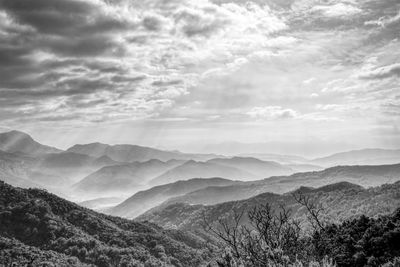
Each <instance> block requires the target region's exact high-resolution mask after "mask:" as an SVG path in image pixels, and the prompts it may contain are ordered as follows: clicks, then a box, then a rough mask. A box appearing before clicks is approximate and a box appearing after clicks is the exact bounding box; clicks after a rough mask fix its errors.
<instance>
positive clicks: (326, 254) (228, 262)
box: [205, 194, 400, 267]
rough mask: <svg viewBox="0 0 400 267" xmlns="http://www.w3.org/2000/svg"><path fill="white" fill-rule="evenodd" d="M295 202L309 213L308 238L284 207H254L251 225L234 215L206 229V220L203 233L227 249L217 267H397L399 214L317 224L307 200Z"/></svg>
mask: <svg viewBox="0 0 400 267" xmlns="http://www.w3.org/2000/svg"><path fill="white" fill-rule="evenodd" d="M294 199H295V200H296V201H297V202H298V203H299V204H301V205H303V206H304V207H305V209H306V210H307V211H308V218H309V220H310V223H311V225H312V229H313V230H312V231H311V233H309V234H306V233H304V232H302V228H301V226H300V224H301V223H300V221H299V220H296V219H293V218H291V216H290V211H289V210H286V209H285V208H284V207H283V206H282V207H281V208H280V210H279V211H277V210H274V209H272V208H271V206H270V205H269V204H265V205H260V206H257V207H254V208H253V209H252V210H250V211H249V212H248V214H247V216H248V219H249V220H250V224H242V223H241V221H242V218H243V215H244V212H243V211H241V212H238V211H237V210H235V211H234V212H233V220H226V219H220V220H218V222H217V223H212V224H210V223H209V222H207V220H206V219H205V228H206V230H208V231H209V232H210V233H212V234H214V235H215V236H217V237H218V238H219V239H220V240H221V241H222V242H223V243H224V244H225V245H226V247H227V250H226V251H225V252H224V254H223V255H222V257H221V259H220V260H218V262H217V263H218V266H220V267H239V266H241V267H244V266H246V267H247V266H249V267H250V266H252V267H262V266H277V267H278V266H282V267H283V266H292V267H300V266H314V267H317V266H324V267H328V266H345V267H351V266H355V267H358V266H360V267H362V266H371V267H372V266H382V265H384V266H386V267H389V266H400V209H397V210H396V211H395V212H394V213H393V214H391V215H387V216H380V217H378V218H370V217H366V216H361V217H359V218H357V219H352V220H347V221H345V222H343V223H341V224H334V223H326V222H324V221H323V220H322V216H321V214H322V213H323V209H322V208H321V206H320V205H318V204H316V203H314V202H312V200H311V199H310V198H309V197H308V196H305V195H302V194H299V195H294Z"/></svg>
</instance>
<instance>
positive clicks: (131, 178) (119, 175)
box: [73, 159, 183, 194]
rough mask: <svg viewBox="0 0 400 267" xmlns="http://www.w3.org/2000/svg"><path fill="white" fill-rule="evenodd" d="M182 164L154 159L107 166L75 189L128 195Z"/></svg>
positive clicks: (75, 186) (86, 178)
mask: <svg viewBox="0 0 400 267" xmlns="http://www.w3.org/2000/svg"><path fill="white" fill-rule="evenodd" d="M182 163H183V162H182V161H179V160H169V161H167V162H163V161H160V160H157V159H152V160H149V161H146V162H133V163H129V164H123V165H115V166H106V167H103V168H101V169H99V170H97V171H96V172H94V173H92V174H90V175H88V176H87V177H85V178H83V179H82V180H81V181H79V182H78V183H77V184H75V185H74V186H73V188H74V189H75V190H78V191H84V192H86V193H98V194H101V193H105V192H113V191H114V192H118V191H119V192H125V193H126V192H129V191H132V190H133V189H134V188H135V187H139V186H141V185H145V184H146V183H147V182H148V181H149V180H150V179H152V178H154V177H157V176H158V175H160V174H162V173H164V172H166V171H168V170H170V169H172V168H174V167H176V166H178V165H179V164H182Z"/></svg>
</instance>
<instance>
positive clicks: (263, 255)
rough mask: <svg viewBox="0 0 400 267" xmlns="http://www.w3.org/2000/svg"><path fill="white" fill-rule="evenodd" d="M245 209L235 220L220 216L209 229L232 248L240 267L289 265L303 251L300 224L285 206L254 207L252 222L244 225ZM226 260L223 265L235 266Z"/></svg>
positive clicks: (249, 217)
mask: <svg viewBox="0 0 400 267" xmlns="http://www.w3.org/2000/svg"><path fill="white" fill-rule="evenodd" d="M243 215H244V211H243V210H242V211H240V212H237V211H234V213H233V220H231V221H230V222H229V219H228V218H225V219H220V220H218V221H217V222H216V223H214V224H211V223H209V222H207V221H206V222H205V225H206V229H207V230H208V231H210V232H211V233H213V234H214V235H216V236H217V237H219V238H220V239H221V240H222V241H224V242H225V243H226V244H227V245H228V247H229V248H230V249H231V251H232V256H233V257H234V258H235V261H234V262H235V263H236V264H237V266H255V267H258V266H260V267H261V266H287V264H288V263H289V262H294V261H296V258H297V254H298V253H300V252H301V249H302V246H301V242H302V240H301V228H300V223H299V222H298V221H296V220H293V219H291V218H290V211H289V210H287V209H285V208H284V207H283V206H281V208H280V210H279V212H274V211H273V210H272V209H271V206H270V205H269V204H264V205H260V206H256V207H254V208H253V209H252V210H250V211H249V212H248V213H247V218H248V220H249V223H248V224H247V225H246V224H241V221H242V219H243ZM227 262H228V261H226V260H225V264H223V263H219V264H220V266H224V267H227V266H234V265H232V264H231V262H232V261H229V263H227Z"/></svg>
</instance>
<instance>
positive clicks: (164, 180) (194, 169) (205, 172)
mask: <svg viewBox="0 0 400 267" xmlns="http://www.w3.org/2000/svg"><path fill="white" fill-rule="evenodd" d="M212 177H222V178H227V179H232V180H252V179H255V178H256V176H255V175H254V174H252V173H250V172H247V171H244V170H242V169H240V168H235V167H231V166H226V165H221V164H216V163H212V162H198V161H194V160H190V161H187V162H185V163H183V164H182V165H179V166H177V167H175V168H173V169H171V170H169V171H167V172H165V173H164V174H162V175H160V176H158V177H156V178H154V179H152V180H151V181H150V182H149V184H150V185H154V186H155V185H162V184H168V183H173V182H176V181H179V180H189V179H191V178H212Z"/></svg>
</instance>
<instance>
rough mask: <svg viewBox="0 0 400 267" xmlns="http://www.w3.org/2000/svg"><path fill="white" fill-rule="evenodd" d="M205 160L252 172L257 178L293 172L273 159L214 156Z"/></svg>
mask: <svg viewBox="0 0 400 267" xmlns="http://www.w3.org/2000/svg"><path fill="white" fill-rule="evenodd" d="M207 162H211V163H216V164H219V165H224V166H229V167H234V168H238V169H242V170H244V171H246V172H249V173H251V174H253V175H254V177H257V178H267V177H270V176H277V175H288V174H292V173H294V171H293V170H292V169H291V168H289V167H287V166H283V165H281V164H279V163H276V162H273V161H263V160H260V159H257V158H251V157H233V158H215V159H211V160H209V161H207ZM244 178H246V177H244Z"/></svg>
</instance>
